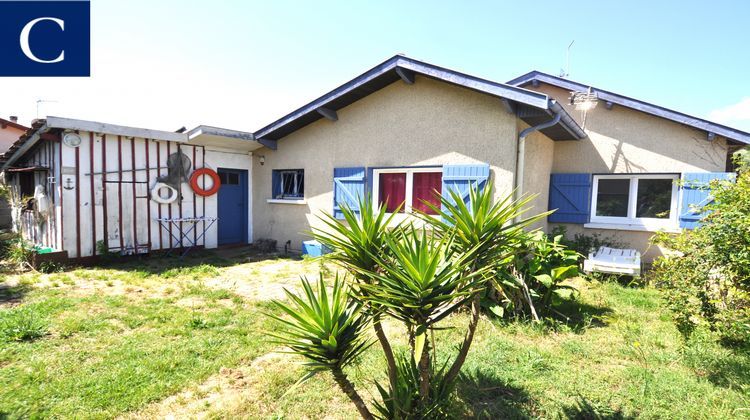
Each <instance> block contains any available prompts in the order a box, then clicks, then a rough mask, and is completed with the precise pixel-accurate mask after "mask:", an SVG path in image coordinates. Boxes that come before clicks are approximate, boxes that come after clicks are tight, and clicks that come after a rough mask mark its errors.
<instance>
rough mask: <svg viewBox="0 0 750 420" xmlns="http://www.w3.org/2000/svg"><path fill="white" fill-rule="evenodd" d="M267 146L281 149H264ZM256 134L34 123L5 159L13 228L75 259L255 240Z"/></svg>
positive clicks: (54, 121) (68, 122)
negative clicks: (254, 177)
mask: <svg viewBox="0 0 750 420" xmlns="http://www.w3.org/2000/svg"><path fill="white" fill-rule="evenodd" d="M264 143H265V145H266V146H269V145H270V146H272V147H273V146H274V145H271V144H269V143H268V142H264ZM262 146H263V145H262V144H261V143H260V142H258V141H256V140H255V139H254V137H253V135H252V133H247V132H241V131H234V130H226V129H221V128H216V127H208V126H199V127H197V128H195V129H193V130H190V131H186V132H168V131H159V130H150V129H144V128H136V127H126V126H121V125H114V124H105V123H98V122H93V121H83V120H75V119H69V118H58V117H48V118H47V119H45V120H37V121H35V122H34V124H33V126H32V128H31V129H29V130H28V132H27V133H26V134H25V135H23V136H22V137H21V138H20V139H19V140H18V141H17V142H16V144H14V145H13V147H12V148H11V150H10V151H9V152H7V153H6V154H4V155H2V156H1V157H0V164H1V165H2V175H3V176H4V177H5V179H4V181H5V183H6V184H8V185H9V186H10V187H11V192H12V205H13V223H14V228H15V229H16V230H18V231H20V232H21V233H22V235H23V237H24V238H25V239H27V240H28V241H29V242H31V243H33V244H35V245H37V246H39V247H45V248H50V249H51V250H54V251H64V252H67V253H68V256H69V257H70V258H72V259H80V258H87V257H94V256H97V255H100V254H102V253H105V252H109V253H119V254H141V253H148V252H151V251H154V250H168V249H170V248H185V247H189V246H192V245H197V246H204V247H206V248H214V247H217V246H219V245H225V244H226V245H228V244H243V243H249V242H251V240H252V214H251V209H252V203H251V200H252V191H251V188H252V179H251V177H252V165H253V155H252V152H253V150H256V149H258V148H260V147H262Z"/></svg>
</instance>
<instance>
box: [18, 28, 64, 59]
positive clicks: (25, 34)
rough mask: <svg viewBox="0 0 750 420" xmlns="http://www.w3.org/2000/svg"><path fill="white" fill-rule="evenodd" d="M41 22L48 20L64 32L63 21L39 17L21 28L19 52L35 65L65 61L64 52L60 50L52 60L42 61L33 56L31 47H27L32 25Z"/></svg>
mask: <svg viewBox="0 0 750 420" xmlns="http://www.w3.org/2000/svg"><path fill="white" fill-rule="evenodd" d="M43 20H49V21H52V22H55V23H56V24H57V25H58V26H59V27H60V29H62V30H63V31H64V30H65V21H64V20H62V19H58V18H53V17H40V18H36V19H34V20H32V21H31V22H29V23H27V24H26V26H24V27H23V30H21V39H20V42H21V51H23V53H24V54H25V55H26V57H29V59H30V60H34V61H36V62H37V63H43V64H52V63H59V62H61V61H63V60H64V59H65V50H62V51H61V52H60V55H58V56H57V58H55V59H54V60H42V59H40V58H38V57H37V56H35V55H34V53H33V52H32V51H31V46H30V45H29V34H30V33H31V30H32V29H34V25H36V24H37V23H39V22H41V21H43Z"/></svg>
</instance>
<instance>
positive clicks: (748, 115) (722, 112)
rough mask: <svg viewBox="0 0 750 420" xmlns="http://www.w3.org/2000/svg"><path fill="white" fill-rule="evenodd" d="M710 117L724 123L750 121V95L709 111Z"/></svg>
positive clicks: (746, 123) (746, 122)
mask: <svg viewBox="0 0 750 420" xmlns="http://www.w3.org/2000/svg"><path fill="white" fill-rule="evenodd" d="M708 118H709V119H710V120H712V121H716V122H718V123H722V124H732V123H735V124H736V123H745V124H742V125H748V123H750V97H749V98H742V100H740V101H739V102H737V103H736V104H732V105H727V106H725V107H723V108H718V109H714V110H713V111H711V112H709V113H708Z"/></svg>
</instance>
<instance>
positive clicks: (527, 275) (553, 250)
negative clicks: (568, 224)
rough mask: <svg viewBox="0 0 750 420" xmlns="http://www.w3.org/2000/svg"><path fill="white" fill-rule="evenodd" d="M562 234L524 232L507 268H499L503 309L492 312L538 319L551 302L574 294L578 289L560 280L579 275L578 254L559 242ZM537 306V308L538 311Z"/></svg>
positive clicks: (500, 297)
mask: <svg viewBox="0 0 750 420" xmlns="http://www.w3.org/2000/svg"><path fill="white" fill-rule="evenodd" d="M561 241H562V235H557V236H554V237H551V238H550V237H549V236H547V235H545V234H544V233H543V232H541V231H535V232H531V233H528V234H525V235H524V236H523V238H522V239H521V240H520V241H519V246H518V248H517V250H516V252H514V253H513V255H512V256H511V257H510V259H511V263H510V265H509V267H510V270H499V271H498V274H499V275H498V289H497V291H496V293H497V294H496V296H498V297H499V301H500V304H501V305H502V307H503V310H502V311H498V309H497V308H491V309H492V312H494V313H495V315H500V316H502V315H505V314H508V315H514V316H518V315H525V316H529V315H530V316H532V317H533V318H534V319H538V318H539V316H540V315H541V316H548V315H550V314H551V313H552V310H553V306H554V305H556V304H559V303H561V302H562V300H565V299H570V298H574V297H575V296H576V295H577V293H578V291H577V290H576V289H575V288H574V287H573V286H571V285H568V284H563V282H564V281H565V280H567V279H570V278H573V277H576V276H578V259H579V256H580V254H578V253H577V252H576V251H574V250H571V249H568V248H567V247H566V246H565V245H563V244H562V243H561ZM537 309H538V312H537Z"/></svg>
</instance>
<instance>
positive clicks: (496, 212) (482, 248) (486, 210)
mask: <svg viewBox="0 0 750 420" xmlns="http://www.w3.org/2000/svg"><path fill="white" fill-rule="evenodd" d="M493 190H494V188H493V185H492V183H491V182H488V183H487V186H486V187H485V188H484V189H476V188H469V203H468V204H466V203H465V202H464V199H463V197H462V196H461V194H459V193H458V192H457V191H454V190H450V191H448V195H447V196H446V195H445V194H443V195H442V196H441V197H440V204H441V206H440V207H438V206H435V205H433V204H431V203H425V204H427V205H428V206H429V207H430V208H431V209H432V212H433V213H437V217H435V216H430V215H428V214H421V215H420V217H421V218H422V220H424V221H425V222H426V223H427V224H428V225H430V226H431V227H432V229H433V231H434V232H435V235H436V236H437V237H452V238H453V240H452V245H453V247H454V249H455V250H456V252H458V253H459V254H462V255H465V256H466V257H467V263H468V264H467V266H466V269H467V270H468V271H469V272H473V271H477V270H483V274H482V276H483V279H484V280H485V285H486V287H485V288H484V289H483V290H482V293H475V294H474V295H473V296H472V299H471V319H470V321H469V326H468V329H467V331H466V336H465V337H464V341H463V343H462V345H461V347H460V349H459V353H458V356H457V357H456V360H455V361H454V363H453V365H452V366H451V368H450V370H449V371H448V372H447V374H446V377H447V379H448V380H455V379H456V378H457V377H458V374H459V372H460V370H461V366H463V363H464V361H465V360H466V356H467V355H468V353H469V348H470V347H471V343H472V341H473V340H474V332H475V331H476V327H477V323H478V322H479V313H480V310H481V308H480V306H481V299H482V297H483V296H487V295H488V294H490V293H491V292H492V290H493V287H494V286H495V285H497V284H498V283H497V281H496V279H497V278H498V272H503V271H507V270H508V268H509V264H510V263H511V261H512V258H511V257H512V255H513V253H514V252H516V251H517V249H518V247H519V245H520V244H521V243H522V241H523V238H524V237H525V232H524V230H523V229H524V228H526V227H528V226H529V225H531V224H533V223H535V222H537V221H538V220H541V219H542V218H544V217H546V216H547V215H548V214H549V213H542V214H538V215H534V216H531V217H526V218H524V217H523V216H524V214H525V213H527V212H528V211H529V210H530V205H529V203H530V202H531V201H532V200H533V199H534V196H528V197H523V198H521V199H519V200H513V198H512V197H513V196H512V194H511V195H509V196H507V197H506V198H504V199H502V200H499V201H498V202H494V197H493V194H494V191H493Z"/></svg>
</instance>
